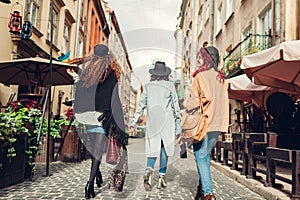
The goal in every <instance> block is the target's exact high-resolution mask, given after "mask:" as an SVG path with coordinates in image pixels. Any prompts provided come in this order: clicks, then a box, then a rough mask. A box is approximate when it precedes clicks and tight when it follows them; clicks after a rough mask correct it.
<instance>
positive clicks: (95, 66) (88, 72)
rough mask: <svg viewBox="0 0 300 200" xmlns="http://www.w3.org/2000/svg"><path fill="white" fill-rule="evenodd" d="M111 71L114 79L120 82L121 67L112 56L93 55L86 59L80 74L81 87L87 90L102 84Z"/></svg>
mask: <svg viewBox="0 0 300 200" xmlns="http://www.w3.org/2000/svg"><path fill="white" fill-rule="evenodd" d="M111 70H113V71H114V73H115V76H116V78H117V79H118V80H120V77H121V67H120V66H119V64H118V63H117V61H116V59H115V57H114V56H113V54H108V55H106V56H97V55H94V54H93V55H90V56H88V57H86V58H85V59H84V62H83V66H82V69H81V73H80V80H82V81H83V84H82V85H83V87H85V88H89V87H91V86H92V85H95V84H96V83H102V82H103V81H104V80H105V79H106V77H107V76H108V74H109V73H110V72H111Z"/></svg>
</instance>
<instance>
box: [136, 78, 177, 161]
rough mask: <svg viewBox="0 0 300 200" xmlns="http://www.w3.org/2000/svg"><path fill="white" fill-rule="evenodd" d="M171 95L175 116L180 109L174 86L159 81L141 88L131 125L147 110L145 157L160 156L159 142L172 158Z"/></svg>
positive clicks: (173, 143)
mask: <svg viewBox="0 0 300 200" xmlns="http://www.w3.org/2000/svg"><path fill="white" fill-rule="evenodd" d="M171 93H172V94H173V97H174V98H173V102H174V108H175V112H176V113H177V115H179V112H180V109H179V105H178V97H177V94H176V90H175V86H174V84H173V83H172V82H169V81H165V80H161V81H153V82H150V83H147V84H145V85H144V87H143V92H142V94H141V98H140V102H139V106H138V108H137V111H136V113H135V115H134V118H133V120H132V121H131V125H132V126H134V125H135V124H136V122H137V121H138V119H139V117H140V116H141V115H142V113H143V112H144V109H145V108H147V121H146V134H145V148H146V149H145V152H146V155H147V157H158V156H159V155H160V149H161V141H163V144H164V146H165V149H166V153H167V155H168V156H173V155H174V151H175V119H174V113H173V109H172V106H171V103H170V102H169V99H170V94H171Z"/></svg>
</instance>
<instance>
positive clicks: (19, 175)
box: [0, 108, 28, 188]
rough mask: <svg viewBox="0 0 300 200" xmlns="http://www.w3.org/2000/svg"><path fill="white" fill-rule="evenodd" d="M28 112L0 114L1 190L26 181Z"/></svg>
mask: <svg viewBox="0 0 300 200" xmlns="http://www.w3.org/2000/svg"><path fill="white" fill-rule="evenodd" d="M27 111H28V109H27V108H22V109H19V110H18V112H13V111H12V110H11V109H8V112H5V113H0V188H2V187H6V186H9V185H13V184H15V183H19V182H22V181H23V180H24V168H25V147H26V135H27V133H28V129H27V128H26V127H25V126H24V123H23V122H24V120H28V117H27V116H26V114H25V113H26V112H27Z"/></svg>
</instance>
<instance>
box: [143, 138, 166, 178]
mask: <svg viewBox="0 0 300 200" xmlns="http://www.w3.org/2000/svg"><path fill="white" fill-rule="evenodd" d="M156 159H157V157H147V167H146V169H151V170H152V171H153V170H154V165H155V162H156ZM167 163H168V156H167V153H166V150H165V147H164V144H163V142H162V141H161V150H160V163H159V174H160V175H166V172H167Z"/></svg>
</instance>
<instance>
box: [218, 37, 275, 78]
mask: <svg viewBox="0 0 300 200" xmlns="http://www.w3.org/2000/svg"><path fill="white" fill-rule="evenodd" d="M270 47H271V35H260V34H249V35H248V36H247V37H246V38H245V39H244V40H243V41H241V42H240V43H238V44H237V45H236V46H235V47H234V48H233V49H232V50H231V51H230V52H229V53H228V54H227V55H226V56H225V57H224V58H223V61H224V66H223V68H222V72H223V73H224V75H225V77H226V78H230V77H233V76H235V75H238V74H240V73H242V70H241V68H240V65H241V62H242V58H243V56H246V55H250V54H254V53H257V52H259V51H262V50H265V49H268V48H270Z"/></svg>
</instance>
